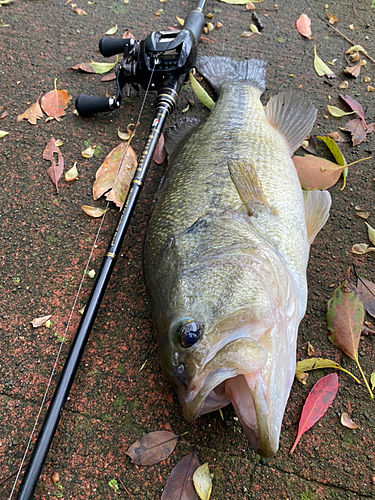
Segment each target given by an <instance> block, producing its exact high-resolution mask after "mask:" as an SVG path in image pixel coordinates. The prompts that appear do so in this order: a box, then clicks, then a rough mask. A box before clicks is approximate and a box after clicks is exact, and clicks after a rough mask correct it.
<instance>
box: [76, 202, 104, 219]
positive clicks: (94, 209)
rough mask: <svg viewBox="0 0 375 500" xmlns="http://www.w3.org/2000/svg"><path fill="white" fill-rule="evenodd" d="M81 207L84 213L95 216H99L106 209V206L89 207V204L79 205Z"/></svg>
mask: <svg viewBox="0 0 375 500" xmlns="http://www.w3.org/2000/svg"><path fill="white" fill-rule="evenodd" d="M81 208H82V210H83V211H84V212H85V214H87V215H89V216H90V217H95V218H98V217H101V216H102V215H103V214H105V213H106V211H107V210H108V208H107V209H104V208H99V207H90V205H81Z"/></svg>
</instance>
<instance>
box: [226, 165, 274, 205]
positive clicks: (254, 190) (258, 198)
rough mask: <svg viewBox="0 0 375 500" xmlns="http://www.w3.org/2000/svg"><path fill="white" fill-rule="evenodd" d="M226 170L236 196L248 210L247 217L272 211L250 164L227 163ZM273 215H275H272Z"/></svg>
mask: <svg viewBox="0 0 375 500" xmlns="http://www.w3.org/2000/svg"><path fill="white" fill-rule="evenodd" d="M228 169H229V173H230V176H231V179H232V181H233V184H234V185H235V186H236V189H237V191H238V194H239V195H240V198H241V199H242V201H243V203H244V204H245V205H246V207H247V209H248V213H249V215H259V214H260V213H261V212H264V210H265V209H266V210H268V211H271V212H272V213H273V214H274V211H273V210H272V209H271V207H270V206H269V204H268V201H267V198H266V196H265V195H264V193H263V190H262V184H261V181H260V179H259V177H258V174H257V173H256V170H255V168H254V166H253V165H252V164H251V162H248V163H247V164H246V165H245V164H243V163H242V162H240V161H231V162H228ZM274 215H275V214H274Z"/></svg>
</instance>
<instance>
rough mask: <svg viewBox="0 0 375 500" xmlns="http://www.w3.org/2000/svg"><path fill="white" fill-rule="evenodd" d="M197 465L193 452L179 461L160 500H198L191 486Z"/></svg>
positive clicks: (192, 485) (196, 457)
mask: <svg viewBox="0 0 375 500" xmlns="http://www.w3.org/2000/svg"><path fill="white" fill-rule="evenodd" d="M199 465H200V464H199V460H198V456H197V454H196V453H195V451H192V452H191V453H189V454H188V455H186V457H184V458H183V459H182V460H180V461H179V462H178V464H177V465H176V466H175V467H174V469H173V470H172V472H171V475H170V476H169V478H168V480H167V482H166V483H165V487H164V491H163V494H162V496H161V500H199V497H198V495H197V493H196V491H195V488H194V484H193V474H194V472H195V471H196V470H197V469H198V467H199Z"/></svg>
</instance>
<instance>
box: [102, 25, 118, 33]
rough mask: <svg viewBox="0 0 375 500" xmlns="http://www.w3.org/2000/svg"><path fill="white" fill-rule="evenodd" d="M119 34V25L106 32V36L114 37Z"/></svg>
mask: <svg viewBox="0 0 375 500" xmlns="http://www.w3.org/2000/svg"><path fill="white" fill-rule="evenodd" d="M116 32H117V24H116V26H113V28H110V29H109V30H108V31H106V32H105V34H106V35H114V34H115V33H116Z"/></svg>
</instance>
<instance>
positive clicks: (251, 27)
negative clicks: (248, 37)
mask: <svg viewBox="0 0 375 500" xmlns="http://www.w3.org/2000/svg"><path fill="white" fill-rule="evenodd" d="M250 29H251V31H252V32H253V33H256V34H257V35H261V33H260V31H259V30H258V28H257V27H256V26H255V24H250Z"/></svg>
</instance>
